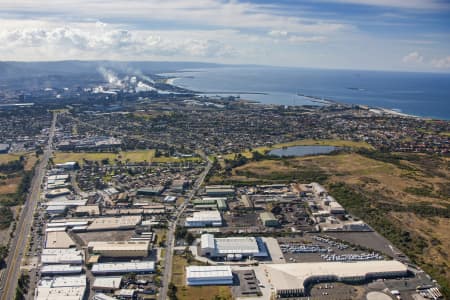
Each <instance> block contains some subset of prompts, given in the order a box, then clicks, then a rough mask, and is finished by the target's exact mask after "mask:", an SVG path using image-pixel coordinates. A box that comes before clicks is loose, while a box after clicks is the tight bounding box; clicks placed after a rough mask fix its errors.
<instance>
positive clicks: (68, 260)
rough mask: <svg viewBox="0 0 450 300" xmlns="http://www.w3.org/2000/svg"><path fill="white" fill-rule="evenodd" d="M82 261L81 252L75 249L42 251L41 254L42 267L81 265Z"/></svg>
mask: <svg viewBox="0 0 450 300" xmlns="http://www.w3.org/2000/svg"><path fill="white" fill-rule="evenodd" d="M83 261H84V259H83V254H82V251H81V250H77V249H75V248H69V249H64V248H62V249H57V248H56V249H43V250H42V254H41V263H42V264H44V265H53V264H71V265H81V264H82V263H83Z"/></svg>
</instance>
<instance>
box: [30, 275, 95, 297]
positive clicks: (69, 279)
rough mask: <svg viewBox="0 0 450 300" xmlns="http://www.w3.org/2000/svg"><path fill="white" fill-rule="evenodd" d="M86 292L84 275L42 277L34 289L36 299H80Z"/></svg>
mask: <svg viewBox="0 0 450 300" xmlns="http://www.w3.org/2000/svg"><path fill="white" fill-rule="evenodd" d="M85 293H86V275H79V276H58V277H54V278H52V279H43V280H41V281H40V282H39V285H38V287H37V288H36V290H35V297H34V299H36V300H61V299H64V300H66V299H67V300H82V299H84V296H85Z"/></svg>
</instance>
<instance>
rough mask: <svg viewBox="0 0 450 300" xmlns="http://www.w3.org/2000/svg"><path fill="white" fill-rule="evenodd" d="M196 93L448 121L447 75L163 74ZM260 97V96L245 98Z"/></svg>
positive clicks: (236, 70)
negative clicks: (321, 102)
mask: <svg viewBox="0 0 450 300" xmlns="http://www.w3.org/2000/svg"><path fill="white" fill-rule="evenodd" d="M166 75H171V76H176V77H179V78H178V79H175V80H174V84H175V85H178V86H181V87H186V88H189V89H192V90H195V91H199V92H207V93H210V94H215V93H229V94H231V95H240V96H241V98H244V99H249V100H256V101H259V102H261V103H266V104H281V105H304V104H317V103H314V102H311V101H310V100H309V99H308V98H304V97H300V96H297V95H298V94H305V95H309V96H316V97H321V98H328V99H333V100H336V101H338V102H343V103H352V104H364V105H369V106H372V107H383V108H388V109H393V110H397V111H399V112H403V113H407V114H412V115H417V116H422V117H432V118H439V119H447V120H448V119H450V74H433V73H405V72H379V71H350V70H318V69H299V68H276V67H221V68H208V69H200V70H190V71H183V72H179V73H171V74H166ZM246 93H265V94H246Z"/></svg>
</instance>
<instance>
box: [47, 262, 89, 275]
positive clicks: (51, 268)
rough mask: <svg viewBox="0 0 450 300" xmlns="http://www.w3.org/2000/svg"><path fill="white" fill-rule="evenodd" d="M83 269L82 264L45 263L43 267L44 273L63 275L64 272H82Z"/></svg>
mask: <svg viewBox="0 0 450 300" xmlns="http://www.w3.org/2000/svg"><path fill="white" fill-rule="evenodd" d="M81 271H82V268H81V265H77V266H75V265H70V264H61V265H44V266H42V267H41V274H42V275H44V276H45V275H62V274H80V273H81Z"/></svg>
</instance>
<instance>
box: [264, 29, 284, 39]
mask: <svg viewBox="0 0 450 300" xmlns="http://www.w3.org/2000/svg"><path fill="white" fill-rule="evenodd" d="M288 34H289V33H288V32H287V31H285V30H271V31H269V32H268V35H269V36H271V37H274V38H285V37H287V36H288Z"/></svg>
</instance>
